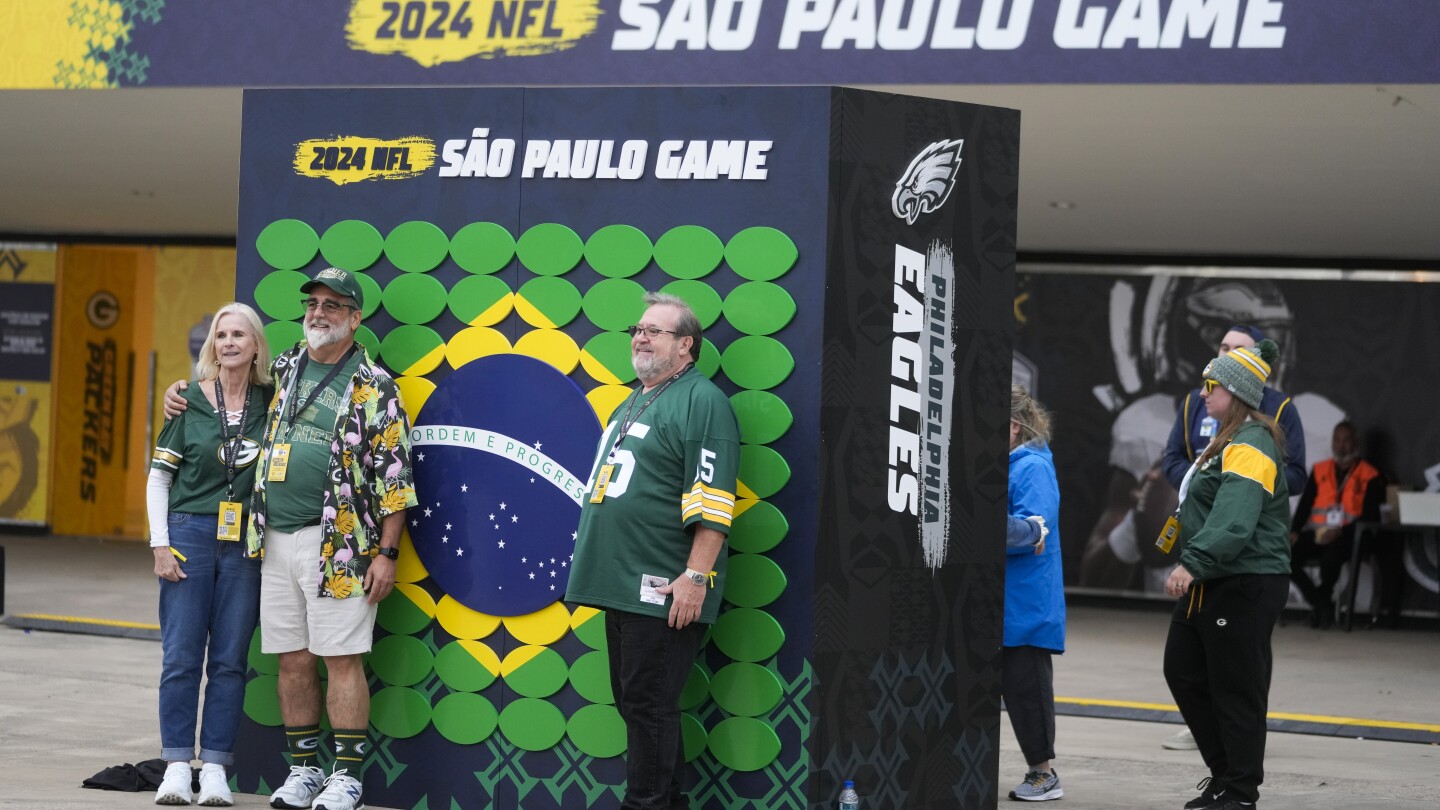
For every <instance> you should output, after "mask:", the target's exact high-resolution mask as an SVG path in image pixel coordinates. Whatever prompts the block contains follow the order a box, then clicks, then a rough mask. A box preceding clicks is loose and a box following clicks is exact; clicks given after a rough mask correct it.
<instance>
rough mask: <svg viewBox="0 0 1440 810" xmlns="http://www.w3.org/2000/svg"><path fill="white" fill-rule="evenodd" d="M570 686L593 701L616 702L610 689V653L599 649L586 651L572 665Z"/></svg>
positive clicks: (581, 695) (583, 696)
mask: <svg viewBox="0 0 1440 810" xmlns="http://www.w3.org/2000/svg"><path fill="white" fill-rule="evenodd" d="M570 686H572V687H573V688H574V689H575V692H576V693H577V694H579V695H580V697H582V698H585V699H586V700H588V701H590V702H591V703H614V702H615V695H614V693H613V692H612V691H611V690H610V655H609V654H608V653H604V652H601V651H599V650H593V651H591V652H588V653H585V654H584V655H582V656H580V657H579V658H577V659H575V663H573V664H571V665H570Z"/></svg>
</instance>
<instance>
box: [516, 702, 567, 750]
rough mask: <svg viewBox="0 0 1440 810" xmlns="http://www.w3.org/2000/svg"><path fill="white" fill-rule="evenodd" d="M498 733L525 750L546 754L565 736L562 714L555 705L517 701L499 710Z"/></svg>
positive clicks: (563, 716)
mask: <svg viewBox="0 0 1440 810" xmlns="http://www.w3.org/2000/svg"><path fill="white" fill-rule="evenodd" d="M500 733H501V734H504V735H505V738H506V739H507V740H509V741H510V742H512V743H514V744H515V747H517V748H520V749H522V750H525V751H548V750H549V749H550V748H551V747H553V746H554V745H555V743H557V742H560V738H561V737H563V736H565V715H563V714H561V713H560V709H559V708H557V707H556V706H555V704H553V703H551V702H549V701H547V700H541V699H539V698H520V699H519V700H516V701H513V702H511V703H510V704H509V705H507V706H506V707H505V708H504V709H502V710H501V711H500Z"/></svg>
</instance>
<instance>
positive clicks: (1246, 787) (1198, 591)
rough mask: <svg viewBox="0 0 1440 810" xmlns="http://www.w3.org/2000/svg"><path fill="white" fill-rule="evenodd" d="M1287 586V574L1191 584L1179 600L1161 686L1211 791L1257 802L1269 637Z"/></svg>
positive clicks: (1262, 772)
mask: <svg viewBox="0 0 1440 810" xmlns="http://www.w3.org/2000/svg"><path fill="white" fill-rule="evenodd" d="M1289 590H1290V586H1289V583H1288V582H1287V577H1286V576H1285V575H1284V574H1241V575H1237V576H1231V577H1222V578H1220V579H1216V580H1213V581H1210V582H1203V583H1202V582H1196V583H1195V584H1194V585H1192V586H1191V589H1190V593H1187V594H1186V595H1185V596H1182V597H1181V598H1180V602H1179V604H1177V605H1176V606H1175V613H1174V615H1173V616H1172V617H1171V620H1170V636H1169V638H1167V639H1166V641H1165V681H1166V683H1168V684H1169V685H1170V694H1171V695H1173V696H1174V697H1175V703H1176V705H1178V706H1179V707H1180V714H1181V715H1183V716H1184V718H1185V724H1186V725H1187V726H1189V727H1190V732H1191V733H1192V734H1194V735H1195V742H1196V744H1197V745H1199V747H1200V755H1201V756H1202V757H1203V758H1204V759H1205V764H1206V766H1208V767H1209V768H1210V778H1211V789H1212V790H1218V789H1220V788H1224V789H1226V790H1230V791H1233V792H1234V793H1235V794H1236V795H1238V796H1239V797H1240V798H1241V800H1242V801H1247V802H1253V801H1255V800H1256V799H1257V798H1259V796H1260V783H1261V782H1262V781H1263V780H1264V777H1265V769H1264V765H1265V714H1266V712H1267V711H1268V710H1269V705H1270V671H1271V654H1270V634H1271V631H1273V630H1274V629H1275V622H1276V621H1277V620H1278V619H1279V618H1280V611H1281V610H1282V609H1283V608H1284V607H1285V599H1286V597H1287V596H1288V594H1289Z"/></svg>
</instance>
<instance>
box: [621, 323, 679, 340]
mask: <svg viewBox="0 0 1440 810" xmlns="http://www.w3.org/2000/svg"><path fill="white" fill-rule="evenodd" d="M625 331H626V332H628V333H630V337H635V336H636V335H638V334H640V333H641V332H644V333H645V337H648V338H652V339H653V338H657V337H659V336H660V335H661V334H666V335H675V336H677V337H678V336H679V335H680V333H679V332H676V331H675V330H673V329H661V328H660V327H658V326H638V325H637V326H628V327H626V328H625Z"/></svg>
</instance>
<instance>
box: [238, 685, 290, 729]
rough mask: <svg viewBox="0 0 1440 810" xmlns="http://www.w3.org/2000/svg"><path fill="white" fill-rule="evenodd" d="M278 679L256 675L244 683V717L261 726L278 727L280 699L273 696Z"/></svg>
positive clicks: (280, 721)
mask: <svg viewBox="0 0 1440 810" xmlns="http://www.w3.org/2000/svg"><path fill="white" fill-rule="evenodd" d="M279 682H280V679H279V678H277V677H275V676H274V675H256V676H255V677H253V678H251V679H250V680H249V681H246V682H245V716H246V717H248V718H250V719H251V720H254V721H255V722H257V723H259V724H260V725H262V726H280V725H284V724H285V721H284V720H283V719H282V718H281V717H280V698H278V697H276V695H275V687H276V684H278V683H279Z"/></svg>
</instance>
